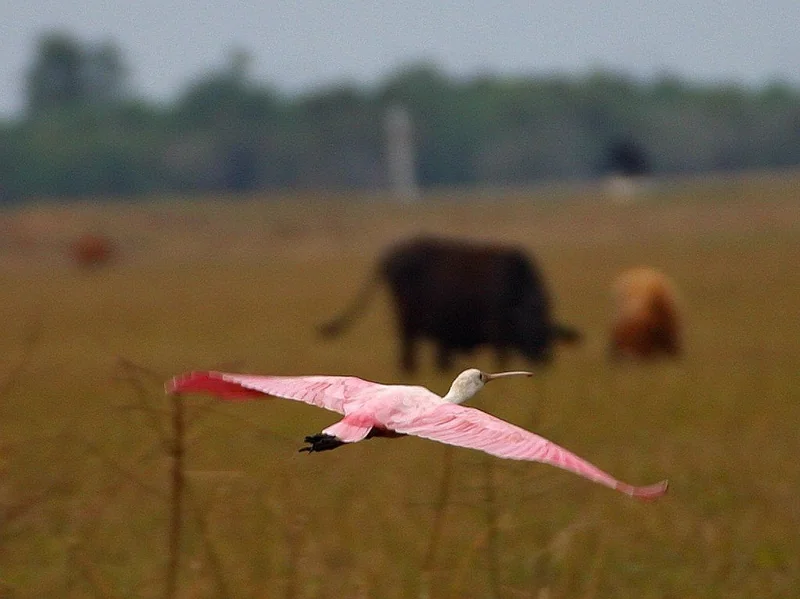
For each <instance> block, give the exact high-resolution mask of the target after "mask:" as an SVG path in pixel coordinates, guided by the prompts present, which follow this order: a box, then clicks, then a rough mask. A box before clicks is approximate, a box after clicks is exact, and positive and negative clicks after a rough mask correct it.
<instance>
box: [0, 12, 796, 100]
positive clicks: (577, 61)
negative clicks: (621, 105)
mask: <svg viewBox="0 0 800 599" xmlns="http://www.w3.org/2000/svg"><path fill="white" fill-rule="evenodd" d="M0 22H2V23H3V27H2V35H0V114H2V115H9V114H13V113H14V112H16V111H17V110H18V109H19V108H20V107H21V106H22V104H23V100H24V74H25V71H26V69H27V68H28V66H29V64H30V62H31V60H32V57H33V55H34V51H35V48H36V42H37V39H38V38H39V36H40V35H41V34H42V33H43V32H45V31H50V30H53V29H61V30H63V31H65V32H68V33H72V34H74V35H76V36H77V37H78V38H79V39H80V40H81V41H85V42H91V41H103V40H112V41H114V42H116V43H117V45H118V46H119V47H120V49H121V51H122V55H123V58H124V59H125V60H126V62H127V63H128V65H129V66H130V67H131V70H132V78H131V83H132V85H133V87H134V89H136V90H141V91H142V92H143V93H145V94H146V95H147V96H149V97H151V98H154V99H167V100H168V99H171V98H173V97H174V95H175V93H176V92H178V91H179V90H181V89H182V88H184V87H185V85H186V84H187V82H189V81H191V80H192V79H194V78H196V77H197V76H198V75H201V74H204V73H207V72H208V71H209V70H211V69H213V68H216V67H219V66H221V65H223V64H224V63H225V61H226V59H227V57H228V55H229V51H230V50H231V49H232V48H236V47H240V48H242V49H245V50H248V51H249V52H250V53H251V55H252V57H253V64H252V73H253V76H254V77H255V78H256V79H258V80H263V81H266V82H269V83H271V84H273V85H274V86H276V87H277V88H278V89H280V90H282V91H287V92H296V91H304V90H308V89H311V88H314V87H317V86H320V85H325V84H330V83H335V82H338V81H342V80H350V81H355V82H363V83H373V82H375V81H378V80H380V79H381V78H383V77H385V76H386V75H387V74H388V73H390V72H392V71H393V70H395V69H397V68H398V67H400V66H402V65H405V64H408V63H410V62H414V61H419V60H423V59H426V60H430V61H433V62H434V63H436V64H438V65H439V66H441V67H442V68H443V69H444V70H445V71H447V72H449V73H452V74H454V75H469V74H473V73H477V72H486V71H491V72H498V73H516V74H535V73H543V72H553V71H560V72H565V71H566V72H586V71H587V70H589V69H592V68H596V67H603V68H610V69H614V70H618V71H622V72H626V73H630V74H633V75H637V76H645V77H646V76H649V75H653V74H659V73H662V72H670V73H673V74H677V75H682V76H686V77H688V78H691V79H694V80H703V81H706V80H714V81H736V82H746V83H752V84H760V83H763V82H765V81H769V80H771V79H782V80H784V81H788V82H790V83H792V84H794V85H800V34H798V31H800V0H772V1H771V2H765V3H764V4H763V5H760V7H759V3H756V2H753V1H752V0H729V1H728V2H722V1H717V2H713V1H703V0H659V1H653V0H638V1H637V0H630V1H629V0H604V1H603V2H588V1H585V2H574V1H570V0H545V1H539V0H526V1H521V0H484V1H482V2H466V1H461V2H457V1H455V0H397V1H394V2H392V1H391V0H335V1H332V0H331V1H329V0H261V1H260V2H243V1H241V0H212V1H205V2H203V1H190V0H125V1H124V2H122V1H118V0H2V2H0Z"/></svg>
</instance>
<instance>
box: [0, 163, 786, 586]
mask: <svg viewBox="0 0 800 599" xmlns="http://www.w3.org/2000/svg"><path fill="white" fill-rule="evenodd" d="M643 196H644V197H643V199H642V201H640V202H637V203H631V204H619V203H613V202H609V201H608V198H607V197H605V195H604V193H603V191H602V190H601V189H594V188H589V187H587V188H569V189H567V188H553V189H541V190H534V191H528V192H524V191H498V192H494V193H490V192H488V191H470V192H464V193H456V192H450V193H448V194H444V193H442V194H440V195H438V196H435V197H431V198H428V199H427V201H426V202H425V203H424V204H421V205H417V206H413V207H411V206H402V205H395V204H390V203H386V202H382V201H378V200H376V199H373V198H369V197H357V198H353V199H350V198H342V197H335V196H325V197H323V196H319V197H318V196H314V195H313V194H308V195H307V196H305V197H297V198H294V197H276V198H272V197H270V198H261V197H254V198H238V199H233V198H219V199H216V200H215V199H208V198H206V199H198V200H196V201H187V200H178V199H174V200H170V201H159V199H153V200H152V201H147V202H144V203H141V204H126V203H109V204H103V203H79V204H77V205H74V206H69V207H67V206H59V205H50V204H45V203H41V204H35V205H33V206H29V207H26V208H20V209H16V210H9V211H6V212H4V213H0V249H2V254H1V255H0V276H1V277H2V281H3V293H2V301H0V318H1V319H2V322H3V323H4V326H3V335H2V336H0V597H17V598H20V597H25V598H28V597H30V598H33V597H142V598H148V597H162V596H168V595H169V594H170V593H169V591H168V590H167V591H165V584H167V583H166V580H167V579H168V575H169V574H168V573H169V572H170V569H171V567H174V564H173V566H170V563H171V562H170V559H171V558H172V559H174V558H175V556H176V554H175V553H174V552H173V553H172V554H170V551H169V549H168V539H169V533H170V530H171V528H170V513H171V512H170V508H171V500H170V485H171V482H170V481H171V479H170V474H169V473H170V468H171V465H172V461H171V458H170V455H169V440H170V439H169V437H170V434H171V428H170V422H171V421H170V408H171V404H170V402H169V401H168V400H167V399H166V398H165V397H164V395H163V390H162V385H163V382H164V381H165V380H166V379H167V378H168V377H169V376H171V375H173V374H177V373H179V372H182V371H185V370H190V369H201V368H229V369H236V370H241V371H245V372H258V373H265V374H266V373H273V374H279V373H280V374H301V373H304V374H310V373H331V374H334V373H336V374H355V375H358V376H362V377H365V378H370V379H373V380H380V381H383V382H401V381H403V382H407V380H406V379H404V377H403V376H402V374H401V373H400V372H399V370H398V368H397V360H396V357H397V356H396V349H397V348H396V344H395V339H394V329H393V321H392V313H391V311H390V308H389V305H388V303H387V301H386V294H385V293H384V294H382V295H381V296H380V297H379V298H378V299H377V300H376V301H375V302H374V304H373V305H372V306H371V309H370V310H369V312H368V314H367V315H366V317H365V318H364V319H363V320H362V321H360V322H359V323H358V324H357V325H356V326H355V327H354V328H353V329H352V330H351V331H349V332H348V333H347V334H345V335H344V336H343V337H341V338H340V339H337V340H334V341H330V342H324V341H320V340H318V339H317V338H316V336H315V332H314V326H315V325H316V324H317V323H319V322H320V321H322V320H324V319H326V318H327V317H329V316H331V315H332V314H333V313H335V312H336V311H338V310H339V309H340V308H341V307H342V306H343V305H344V304H345V303H346V302H347V301H348V300H349V299H350V298H351V294H352V293H353V292H354V290H355V288H356V287H357V285H358V284H359V283H360V282H361V281H362V280H363V279H364V277H366V276H367V273H368V271H369V269H370V267H371V265H372V264H373V263H374V261H375V259H376V256H377V254H378V252H379V251H380V250H381V248H383V247H384V246H385V245H386V244H388V243H390V242H392V241H394V240H396V239H400V238H403V237H405V236H407V235H410V234H412V233H415V232H419V231H423V230H424V231H429V232H437V233H442V234H448V235H458V236H465V237H470V238H480V239H492V240H499V241H505V242H510V243H517V244H521V245H523V246H524V247H525V248H527V249H528V250H529V251H530V252H531V253H532V254H533V255H535V256H536V257H537V259H538V261H539V263H540V265H541V267H542V269H543V271H544V273H545V276H546V278H547V281H548V283H549V285H550V288H551V290H552V293H553V295H554V298H555V306H556V312H557V314H558V316H559V317H560V318H561V319H563V320H564V321H567V322H570V323H572V324H575V325H577V326H578V327H580V328H581V329H582V330H583V331H584V332H585V334H586V342H585V343H584V344H583V345H582V346H580V347H578V348H565V349H564V350H562V351H561V352H560V354H559V357H558V360H557V361H556V363H555V364H554V365H553V366H552V367H550V368H548V369H546V370H542V371H540V372H537V377H535V378H534V379H531V380H522V379H512V380H508V381H502V382H497V383H493V385H494V387H492V386H489V387H488V388H487V389H485V390H484V391H483V392H482V393H481V394H480V395H479V396H478V397H477V398H475V399H474V400H473V402H472V405H475V406H476V407H480V408H482V409H484V410H487V411H489V412H492V413H494V414H497V415H499V416H501V417H503V418H506V419H509V420H511V421H513V422H515V423H518V424H520V425H521V426H524V427H528V428H532V429H534V430H536V431H537V432H539V433H540V434H542V435H544V436H546V437H548V438H550V439H552V440H554V441H556V442H558V443H560V444H562V445H565V446H566V447H568V448H570V449H572V450H574V451H575V452H577V453H579V454H581V455H583V456H585V457H587V458H589V459H591V460H592V461H593V462H595V463H597V464H598V465H599V466H601V467H603V468H604V469H606V470H608V471H610V472H611V473H613V474H615V475H616V476H618V477H620V478H622V479H624V480H627V481H629V482H632V483H634V484H645V483H650V482H655V481H657V480H660V479H661V478H663V477H668V478H670V480H671V488H670V493H669V495H667V497H666V498H664V499H662V500H660V501H658V502H655V503H650V504H642V503H638V502H635V501H633V500H631V499H629V498H627V497H625V496H623V495H621V494H618V493H614V492H612V491H609V490H608V489H605V488H604V487H601V486H599V485H595V484H592V483H589V482H587V481H585V480H583V479H580V478H578V477H576V476H574V475H571V474H568V473H564V472H562V471H560V470H557V469H555V468H552V467H549V466H544V465H540V464H530V463H516V462H505V461H500V460H495V459H491V458H488V457H485V456H483V455H481V454H479V453H477V452H472V451H467V450H450V449H448V448H446V447H444V446H440V445H437V444H434V443H431V442H427V441H423V440H418V439H400V440H383V439H376V440H372V441H369V442H365V443H362V444H359V445H356V446H352V447H346V448H342V449H340V450H337V451H334V452H329V453H325V454H321V455H313V456H308V455H304V454H298V453H297V452H296V450H297V448H299V447H300V445H301V442H302V439H303V437H304V435H306V434H311V433H315V432H318V431H319V430H321V429H322V428H324V427H325V426H326V425H328V424H330V423H332V422H333V421H334V419H335V418H336V416H335V415H333V414H330V413H326V412H324V411H321V410H317V409H315V408H311V407H308V406H303V405H295V404H293V403H292V402H283V401H279V400H275V401H268V402H256V403H248V404H234V405H222V404H219V403H215V402H213V401H212V400H210V399H209V398H204V397H196V398H195V397H193V398H187V399H186V400H185V405H186V408H187V414H186V417H187V430H186V436H185V443H186V455H185V476H186V487H185V491H184V492H185V497H184V501H183V504H182V505H183V508H184V511H183V516H182V527H181V530H180V532H181V535H180V552H179V554H177V555H178V556H179V561H178V564H177V576H178V578H177V588H178V591H177V593H176V596H178V597H185V598H201V597H245V598H249V597H253V598H255V597H266V598H272V597H287V598H312V597H380V598H382V597H387V598H389V597H396V598H400V597H403V598H405V597H421V596H429V597H434V598H461V597H465V598H484V597H493V596H496V597H508V598H512V599H513V598H517V597H519V598H528V597H531V598H541V599H555V598H561V597H637V598H651V597H652V598H682V599H683V598H687V597H709V598H711V597H725V598H736V597H741V598H752V597H760V598H766V597H788V596H792V595H793V594H796V592H797V591H796V589H797V588H800V534H798V532H797V531H798V530H800V500H798V497H797V494H798V491H800V461H799V460H798V455H800V435H798V432H797V431H798V423H800V391H799V390H798V383H800V318H799V316H800V293H798V292H800V267H798V265H799V264H800V176H798V175H796V174H795V175H792V174H789V175H782V176H767V175H759V176H751V177H739V178H731V179H717V180H705V179H698V180H692V181H683V182H682V181H673V182H662V183H660V184H658V185H657V186H655V187H653V188H651V189H649V190H647V191H646V192H643ZM87 230H95V231H101V232H103V233H105V234H107V235H109V236H110V237H112V238H113V239H114V240H116V242H117V244H118V250H119V251H118V256H117V259H116V260H115V261H114V262H112V263H110V264H109V265H107V266H105V267H103V268H100V269H96V270H93V271H89V272H87V271H84V270H80V269H78V268H77V267H76V266H75V265H74V264H72V263H71V261H70V260H69V255H68V253H67V252H66V251H65V249H66V247H67V246H68V244H69V242H70V241H71V240H72V239H74V238H75V237H76V236H77V235H78V234H80V233H81V232H83V231H87ZM638 264H649V265H653V266H656V267H658V268H661V269H663V270H664V271H666V272H667V273H668V274H669V275H670V276H671V277H672V278H673V279H674V280H675V281H676V283H677V284H678V286H679V288H680V290H681V293H682V297H683V301H684V304H685V309H686V321H687V353H686V355H685V357H684V358H683V359H682V360H680V361H679V362H675V363H666V364H664V363H661V364H647V365H625V366H616V367H615V366H612V365H610V364H609V363H608V362H607V360H606V358H605V353H604V350H605V343H606V331H607V327H608V318H609V302H608V287H609V284H610V282H611V280H612V278H613V277H614V276H615V275H616V274H617V273H618V272H619V271H620V270H622V269H623V268H626V267H629V266H633V265H638ZM425 358H426V359H424V360H423V364H424V367H423V369H422V371H421V372H420V373H419V374H418V375H417V376H415V377H414V378H413V380H412V382H415V383H419V384H424V385H426V386H429V387H430V388H431V389H433V390H436V391H440V392H444V391H445V390H446V389H447V386H448V385H449V383H450V380H451V379H452V377H453V376H454V375H455V374H456V372H457V371H458V369H457V370H456V371H455V372H453V373H447V374H438V373H436V372H434V370H433V368H432V367H431V360H430V359H429V358H430V356H429V354H426V355H425ZM472 365H475V366H478V367H483V368H485V369H492V368H493V367H494V364H493V361H492V357H491V355H490V354H488V353H487V352H481V353H479V354H477V355H475V356H472V358H470V359H467V358H463V359H461V361H460V362H459V364H458V366H459V367H467V366H472ZM524 365H525V364H524V362H522V361H521V360H517V361H516V362H515V363H514V364H513V366H524ZM447 481H449V483H450V484H449V487H448V486H445V485H444V484H443V482H447ZM448 489H449V490H448Z"/></svg>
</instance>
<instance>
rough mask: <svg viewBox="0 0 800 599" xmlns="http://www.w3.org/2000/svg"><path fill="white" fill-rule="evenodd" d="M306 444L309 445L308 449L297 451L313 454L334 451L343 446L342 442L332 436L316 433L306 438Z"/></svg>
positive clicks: (302, 448)
mask: <svg viewBox="0 0 800 599" xmlns="http://www.w3.org/2000/svg"><path fill="white" fill-rule="evenodd" d="M306 443H310V445H309V446H308V447H301V448H300V449H299V450H298V451H307V452H308V453H313V452H315V451H327V450H329V449H336V448H337V447H339V446H340V445H344V441H340V440H339V439H337V438H336V437H334V436H333V435H326V434H324V433H318V434H316V435H311V436H309V437H306Z"/></svg>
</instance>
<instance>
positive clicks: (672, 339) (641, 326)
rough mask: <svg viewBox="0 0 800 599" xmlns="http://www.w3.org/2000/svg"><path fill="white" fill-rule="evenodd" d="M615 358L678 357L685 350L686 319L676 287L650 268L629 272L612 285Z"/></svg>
mask: <svg viewBox="0 0 800 599" xmlns="http://www.w3.org/2000/svg"><path fill="white" fill-rule="evenodd" d="M612 296H613V321H612V324H611V335H610V336H611V343H610V348H609V351H610V354H611V357H612V358H615V359H619V358H633V359H649V358H656V357H659V356H677V355H679V354H680V353H681V352H682V350H683V339H682V336H683V335H682V317H681V313H680V307H679V302H678V295H677V292H676V290H675V285H674V284H673V283H672V281H671V280H670V279H669V278H668V277H667V276H666V275H664V274H663V273H661V272H659V271H658V270H655V269H653V268H648V267H638V268H632V269H629V270H626V271H625V272H623V273H622V274H620V275H619V276H618V277H617V279H616V280H615V281H614V283H613V286H612Z"/></svg>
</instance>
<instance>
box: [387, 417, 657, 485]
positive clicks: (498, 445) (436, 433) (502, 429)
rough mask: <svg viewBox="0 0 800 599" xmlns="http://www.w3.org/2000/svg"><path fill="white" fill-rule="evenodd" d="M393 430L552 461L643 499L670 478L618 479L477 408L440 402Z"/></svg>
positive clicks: (507, 455) (498, 453)
mask: <svg viewBox="0 0 800 599" xmlns="http://www.w3.org/2000/svg"><path fill="white" fill-rule="evenodd" d="M394 430H395V431H396V432H398V433H405V434H408V435H415V436H417V437H423V438H425V439H431V440H433V441H440V442H441V443H447V444H448V445H456V446H459V447H468V448H471V449H479V450H481V451H485V452H486V453H489V454H491V455H494V456H497V457H500V458H509V459H512V460H531V461H535V462H543V463H545V464H552V465H553V466H557V467H558V468H563V469H564V470H569V471H570V472H574V473H575V474H578V475H580V476H583V477H585V478H588V479H589V480H592V481H595V482H597V483H600V484H602V485H605V486H607V487H611V488H612V489H616V490H617V491H621V492H623V493H625V494H627V495H630V496H632V497H638V498H640V499H655V498H656V497H660V496H661V495H663V494H664V493H666V491H667V481H662V482H660V483H656V484H654V485H649V486H646V487H634V486H633V485H629V484H627V483H624V482H622V481H619V480H617V479H615V478H614V477H612V476H611V475H610V474H608V473H606V472H603V471H602V470H600V469H599V468H598V467H597V466H595V465H594V464H591V463H590V462H587V461H586V460H584V459H583V458H580V457H578V456H577V455H575V454H574V453H572V452H570V451H567V450H566V449H564V448H563V447H559V446H558V445H556V444H555V443H553V442H551V441H548V440H547V439H545V438H544V437H540V436H539V435H536V434H534V433H532V432H530V431H526V430H525V429H523V428H520V427H518V426H515V425H513V424H511V423H509V422H506V421H505V420H501V419H500V418H496V417H495V416H491V415H490V414H487V413H485V412H481V411H480V410H476V409H475V408H467V407H464V406H460V405H456V404H441V405H438V406H437V407H435V408H433V409H432V410H429V411H426V412H424V413H422V414H420V415H419V416H418V417H417V418H415V419H414V420H412V421H410V422H408V423H397V425H396V426H395V427H394Z"/></svg>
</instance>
